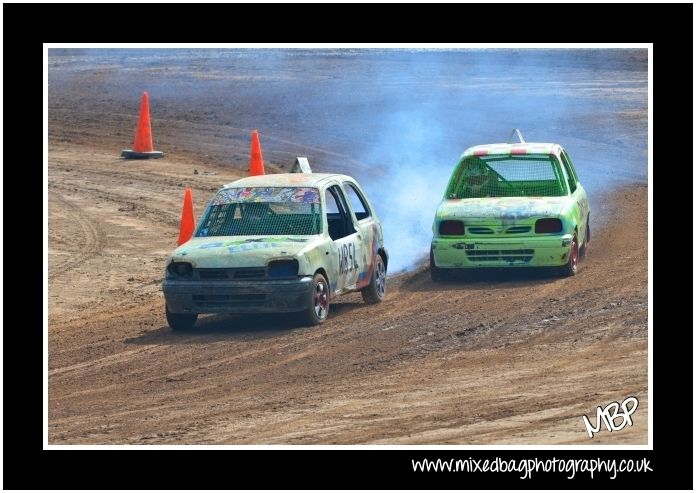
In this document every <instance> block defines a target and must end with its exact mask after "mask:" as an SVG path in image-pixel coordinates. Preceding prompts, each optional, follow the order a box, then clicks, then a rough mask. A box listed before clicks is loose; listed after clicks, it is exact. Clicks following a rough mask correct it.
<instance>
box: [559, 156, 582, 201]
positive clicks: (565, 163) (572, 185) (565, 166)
mask: <svg viewBox="0 0 696 493" xmlns="http://www.w3.org/2000/svg"><path fill="white" fill-rule="evenodd" d="M561 162H562V163H563V171H564V172H565V175H566V177H567V178H568V186H569V187H570V193H573V192H575V190H576V189H577V188H578V185H577V183H576V180H575V174H574V173H573V170H572V169H571V167H570V165H569V164H568V158H567V156H566V153H565V152H561Z"/></svg>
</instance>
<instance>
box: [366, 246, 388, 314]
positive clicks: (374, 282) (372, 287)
mask: <svg viewBox="0 0 696 493" xmlns="http://www.w3.org/2000/svg"><path fill="white" fill-rule="evenodd" d="M361 293H362V297H363V300H365V303H369V304H370V305H374V304H377V303H381V302H382V300H383V299H384V297H385V296H386V294H387V267H386V266H385V265H384V259H383V258H382V256H381V255H380V254H377V257H376V258H375V268H374V269H373V272H372V279H370V284H369V285H368V286H367V287H366V288H364V289H363V290H362V291H361Z"/></svg>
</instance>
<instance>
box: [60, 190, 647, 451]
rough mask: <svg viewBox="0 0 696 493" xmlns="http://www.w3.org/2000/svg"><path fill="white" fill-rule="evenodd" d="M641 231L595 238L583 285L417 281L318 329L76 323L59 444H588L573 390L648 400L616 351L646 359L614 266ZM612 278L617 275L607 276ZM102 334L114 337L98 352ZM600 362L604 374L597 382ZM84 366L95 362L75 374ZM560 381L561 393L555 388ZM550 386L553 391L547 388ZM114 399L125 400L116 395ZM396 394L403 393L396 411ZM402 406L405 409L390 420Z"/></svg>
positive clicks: (355, 299)
mask: <svg viewBox="0 0 696 493" xmlns="http://www.w3.org/2000/svg"><path fill="white" fill-rule="evenodd" d="M636 193H639V192H636ZM636 226H637V225H636V224H635V222H629V223H628V224H627V225H626V226H625V227H624V228H623V230H624V233H621V234H620V235H619V236H620V238H616V237H615V236H614V237H611V236H609V235H607V236H604V235H603V234H602V233H601V232H599V233H598V234H597V236H596V238H595V241H594V242H593V244H592V250H591V252H590V257H589V258H588V260H587V261H586V262H583V264H582V271H581V273H580V274H579V275H578V276H577V277H575V278H570V279H557V278H555V277H548V276H545V275H542V274H540V275H538V276H531V277H530V276H523V277H521V278H517V277H516V276H513V277H512V278H506V277H503V278H501V279H498V280H491V279H490V277H486V276H482V277H481V278H478V279H477V278H474V279H468V280H455V281H452V282H449V283H442V284H433V283H432V282H430V280H429V276H428V272H427V271H422V272H420V273H416V274H413V275H406V276H400V277H399V278H398V279H396V280H394V281H393V282H392V285H391V286H390V291H391V293H390V296H389V298H388V299H387V300H386V301H385V302H384V303H383V304H381V305H379V306H375V307H370V306H364V305H363V304H362V303H361V302H360V301H359V296H355V295H350V296H349V297H347V298H344V299H342V300H341V301H339V302H338V303H336V304H334V305H333V313H332V315H331V319H330V320H329V322H328V323H327V324H325V325H324V326H322V327H321V328H318V329H308V328H302V327H298V326H296V325H293V323H292V322H288V321H287V320H285V318H286V317H282V318H278V317H270V318H261V319H245V318H235V317H223V316H214V317H207V318H204V319H202V320H201V321H200V325H199V326H198V328H197V331H196V332H195V333H193V334H183V335H180V334H174V333H172V332H171V331H170V330H169V329H168V328H166V327H165V326H163V320H162V319H163V317H162V314H161V311H162V301H161V299H160V298H159V297H154V298H149V300H148V301H147V303H145V304H143V306H140V307H138V306H136V307H133V308H132V309H131V310H130V311H129V312H128V313H126V314H123V315H121V314H119V313H117V312H116V311H114V312H113V317H111V318H109V316H108V313H104V314H102V315H101V316H100V318H99V319H94V320H89V321H85V323H84V325H83V326H80V325H79V323H78V322H75V323H73V324H72V327H73V328H72V329H71V331H70V333H69V334H65V335H64V337H65V338H66V340H65V341H64V343H63V344H60V345H59V348H58V349H57V350H56V351H55V352H54V354H53V355H52V358H51V365H50V367H51V368H52V369H53V373H52V374H51V377H50V380H49V381H50V384H51V385H52V387H53V388H57V389H61V390H60V395H61V396H58V395H54V398H55V399H56V400H55V401H54V403H56V404H57V403H61V404H60V405H57V407H54V409H56V411H57V410H59V409H64V411H68V414H67V415H66V414H63V413H58V415H56V416H55V417H56V420H55V422H56V423H58V424H59V425H60V426H59V428H60V430H62V431H60V432H58V430H56V432H57V434H56V435H55V437H56V439H57V440H59V441H64V440H67V442H68V443H72V442H73V441H75V440H76V441H78V442H79V441H84V440H87V441H88V443H93V441H95V440H96V442H99V443H100V442H101V441H107V442H110V443H124V442H125V443H135V442H139V441H146V442H147V443H177V442H180V441H184V442H186V443H191V442H204V443H230V442H233V443H245V442H247V441H250V442H251V443H317V442H319V443H334V442H336V443H370V442H375V441H376V442H378V443H385V442H386V443H429V442H430V443H432V441H436V442H438V443H450V442H454V443H491V442H495V441H496V440H504V439H505V437H508V438H509V437H512V440H513V441H514V440H520V441H521V443H524V441H525V440H539V439H540V437H541V436H543V433H544V431H543V430H546V431H548V430H555V431H554V432H553V433H551V436H549V437H548V438H547V439H545V440H546V441H545V442H544V443H555V442H554V440H558V442H559V443H570V442H574V441H578V442H579V443H582V440H583V438H582V433H581V432H582V430H579V429H578V427H577V426H575V425H573V428H574V429H575V430H576V431H577V433H570V434H569V433H567V432H563V431H562V428H563V427H567V426H568V425H569V420H571V421H572V417H573V416H575V417H576V418H577V416H579V413H586V412H588V411H587V410H586V408H585V407H583V405H584V404H583V403H584V401H583V399H581V398H579V397H578V391H579V392H580V396H581V397H585V398H591V399H593V400H598V401H600V402H602V400H603V399H605V395H607V396H608V395H614V394H613V393H612V392H614V391H612V390H611V389H612V386H611V385H609V386H607V385H604V386H602V385H600V386H599V387H598V388H597V389H596V390H593V391H592V392H590V391H589V390H587V389H589V388H590V387H591V386H592V385H594V384H593V382H595V380H596V379H597V378H600V379H601V378H604V377H607V380H608V381H611V379H610V378H609V377H613V378H614V380H613V381H614V382H624V383H623V384H620V385H623V386H625V388H626V389H627V390H626V391H629V389H630V392H633V393H636V394H638V395H640V396H641V398H642V400H641V402H643V400H644V398H645V397H644V395H643V394H644V389H645V388H646V387H645V384H644V383H639V382H641V381H643V380H644V379H645V377H646V376H645V375H641V373H640V372H639V373H637V374H635V375H633V376H631V372H630V371H629V372H622V371H619V370H618V369H617V368H618V367H619V365H626V363H627V361H625V355H622V352H621V351H620V350H618V349H619V348H625V349H626V354H629V355H636V354H644V351H645V346H644V343H645V339H644V337H645V330H647V329H646V325H645V323H646V322H645V320H646V318H645V316H646V313H647V311H646V310H647V304H646V300H645V298H644V296H643V295H641V294H631V293H636V291H635V290H636V286H635V281H632V279H634V278H635V275H639V276H640V275H641V274H640V272H641V269H642V267H641V264H640V262H636V261H635V259H630V258H626V259H619V260H618V261H617V262H611V263H609V262H608V261H610V260H612V259H613V258H614V257H616V255H613V254H612V252H617V251H618V252H628V251H629V249H630V248H633V246H632V245H633V240H634V238H633V237H632V235H630V234H628V233H629V232H630V231H631V230H635V229H638V231H639V232H640V228H639V227H638V228H636ZM633 236H635V235H633ZM617 239H621V241H620V242H618V243H617V241H616V240H617ZM641 255H643V254H641ZM629 257H630V256H629ZM641 258H642V257H641ZM606 269H615V270H616V272H615V273H616V274H617V275H615V276H613V277H612V278H611V279H610V280H608V279H607V278H606V277H605V276H604V274H603V271H604V270H606ZM521 289H524V290H525V291H524V292H525V303H524V305H523V306H517V304H516V303H514V302H513V301H512V300H510V298H511V297H512V295H513V293H517V292H519V291H520V290H521ZM612 300H616V303H615V305H616V306H611V303H612ZM356 316H357V317H358V318H356ZM576 319H580V322H581V323H580V324H579V325H578V322H577V321H576ZM582 320H593V321H594V323H593V324H592V326H589V327H587V326H584V324H583V323H582ZM144 324H147V325H144ZM641 326H642V327H643V328H642V329H641ZM137 327H141V329H140V331H138V330H137ZM98 334H99V336H97V335H98ZM104 334H111V336H110V340H109V341H106V342H104V341H102V342H101V343H98V344H97V343H96V342H97V341H96V339H100V338H101V337H103V335H104ZM68 340H71V342H70V343H69V344H67V342H68ZM90 340H94V344H91V343H90ZM134 345H135V346H140V345H142V346H143V347H144V348H147V351H138V350H135V351H134V350H133V346H134ZM77 348H79V349H77ZM636 351H637V352H636ZM78 353H79V356H78ZM553 354H556V357H555V358H554V357H552V356H551V355H553ZM104 358H106V359H104ZM462 358H464V359H462ZM594 358H598V359H600V360H601V361H602V362H603V363H602V365H603V366H600V367H597V368H594V369H593V370H592V371H588V367H587V363H588V361H592V360H593V359H594ZM76 360H80V361H82V362H83V363H85V364H84V365H83V366H74V365H75V361H76ZM90 361H91V362H92V363H90ZM105 362H108V364H104V363H105ZM635 364H636V363H632V365H629V368H633V367H634V366H635ZM496 365H497V368H498V369H496V370H494V368H496ZM63 367H66V368H69V369H70V371H61V370H60V368H63ZM486 369H488V370H486ZM453 371H454V373H453ZM486 372H488V373H492V374H495V375H496V378H497V379H502V380H503V381H505V380H508V385H510V386H511V388H514V390H515V392H514V393H515V394H516V395H517V397H515V399H514V400H512V401H511V402H510V404H506V405H502V404H501V401H500V399H499V398H496V397H494V396H493V395H490V391H489V390H484V388H483V387H485V385H488V384H485V385H484V383H480V384H472V383H471V382H470V381H468V378H466V377H465V376H466V375H469V377H470V378H471V380H473V381H474V382H489V381H490V379H491V375H487V374H486ZM576 373H577V375H576ZM428 374H430V375H432V376H430V377H428ZM549 374H553V375H557V376H559V375H560V376H559V377H557V380H558V381H563V382H565V385H561V384H560V383H559V382H558V381H557V382H555V383H551V382H548V375H549ZM462 375H463V376H462ZM578 375H579V376H578ZM602 375H604V377H602ZM617 375H618V377H619V378H618V379H617V378H616V376H617ZM540 380H541V381H547V383H548V384H549V385H552V387H553V391H552V392H549V391H540V390H539V385H538V382H539V381H540ZM367 382H370V383H371V385H369V386H367V387H366V383H367ZM496 385H498V384H496ZM635 385H638V391H636V387H635ZM503 387H504V386H502V385H501V389H502V388H503ZM409 388H410V389H411V390H406V389H409ZM622 388H623V387H622ZM641 388H642V389H643V390H640V389H641ZM104 389H108V392H109V393H113V392H116V393H117V394H118V395H127V396H128V397H127V401H124V400H123V399H119V398H116V399H113V398H112V399H109V400H105V399H104V392H105V390H104ZM413 389H417V390H416V391H414V390H413ZM466 389H469V390H466ZM579 389H583V390H579ZM501 392H502V390H501ZM588 392H590V393H589V394H588ZM641 392H642V393H641ZM595 393H596V394H597V395H596V397H594V394H595ZM586 394H587V395H586ZM231 395H235V397H234V398H233V399H230V396H231ZM462 395H467V404H463V403H462V401H461V399H462ZM310 396H311V397H310ZM399 396H405V397H404V400H403V402H402V403H401V405H398V402H399V400H400V397H399ZM588 396H589V397H588ZM491 399H495V400H491ZM68 402H69V403H68ZM387 402H392V404H387ZM394 402H397V407H396V409H392V410H391V411H389V412H387V409H391V408H392V407H393V405H395V404H394ZM426 402H427V403H429V404H427V405H426V404H425V403H426ZM494 402H497V404H495V405H494V404H493V403H494ZM503 404H504V403H503ZM66 405H67V409H66V408H65V407H64V406H66ZM501 405H502V408H501V407H500V406H501ZM93 406H96V409H99V411H98V413H103V414H105V415H106V416H109V418H108V421H109V423H110V425H109V428H108V433H102V432H100V431H99V429H98V428H96V427H97V424H98V423H100V422H102V421H103V417H101V416H102V415H101V414H98V413H95V414H93V412H94V410H92V411H89V412H88V413H87V414H85V413H84V412H80V411H79V409H81V408H82V409H84V410H87V409H92V408H93ZM400 406H401V407H400ZM424 406H425V407H424ZM399 409H401V410H399ZM474 409H475V410H476V411H475V412H474V411H473V410H474ZM124 413H125V414H124ZM385 413H386V414H385ZM453 413H454V414H453ZM458 413H461V414H462V415H464V416H459V417H457V414H458ZM71 415H72V416H73V418H70V416H71ZM373 415H374V416H373ZM90 416H91V417H90ZM124 416H128V417H129V419H125V418H124ZM240 416H241V419H240ZM318 416H320V417H321V418H320V419H318ZM346 416H354V418H347V417H346ZM140 419H142V420H143V421H142V423H141V424H138V423H140V421H138V420H140ZM528 419H531V420H532V423H526V424H525V423H524V422H525V420H528ZM355 420H357V422H355ZM520 420H521V421H523V423H520ZM192 423H196V424H195V425H193V424H192ZM493 423H496V424H495V425H494V424H493ZM99 426H101V425H99ZM535 427H538V429H535ZM298 429H299V430H300V431H298ZM69 430H74V431H73V432H70V431H69ZM79 430H83V431H84V430H90V431H89V433H88V434H87V435H82V432H80V431H79ZM400 430H408V431H409V433H408V434H404V432H403V431H400ZM540 430H542V431H540ZM153 431H157V432H156V433H152V432H153ZM636 433H639V431H638V430H636ZM624 436H628V437H630V436H634V438H633V439H634V440H635V436H636V435H624ZM637 436H639V435H637ZM70 437H72V438H70ZM619 439H623V438H619ZM615 440H616V439H615ZM629 440H630V439H629Z"/></svg>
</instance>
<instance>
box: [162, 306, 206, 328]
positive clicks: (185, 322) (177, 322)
mask: <svg viewBox="0 0 696 493" xmlns="http://www.w3.org/2000/svg"><path fill="white" fill-rule="evenodd" d="M164 312H165V315H166V316H167V323H168V324H169V326H170V327H171V328H172V330H191V329H193V326H194V325H195V324H196V320H197V319H198V314H197V313H172V312H170V311H169V307H168V306H167V305H164Z"/></svg>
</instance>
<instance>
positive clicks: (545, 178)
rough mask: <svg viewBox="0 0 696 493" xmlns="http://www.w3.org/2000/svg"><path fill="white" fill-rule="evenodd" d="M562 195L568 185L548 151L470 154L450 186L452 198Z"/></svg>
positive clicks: (448, 191)
mask: <svg viewBox="0 0 696 493" xmlns="http://www.w3.org/2000/svg"><path fill="white" fill-rule="evenodd" d="M563 195H566V186H565V183H564V179H563V175H562V174H561V170H560V167H559V165H558V161H557V160H556V158H555V156H553V155H546V154H526V155H490V156H469V157H467V158H465V159H464V160H463V161H462V162H461V163H460V164H459V166H458V168H457V171H456V172H455V175H454V177H453V179H452V180H451V181H450V184H449V187H448V190H447V196H448V198H453V199H471V198H484V197H560V196H563Z"/></svg>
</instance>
